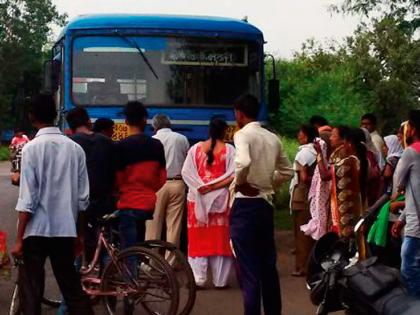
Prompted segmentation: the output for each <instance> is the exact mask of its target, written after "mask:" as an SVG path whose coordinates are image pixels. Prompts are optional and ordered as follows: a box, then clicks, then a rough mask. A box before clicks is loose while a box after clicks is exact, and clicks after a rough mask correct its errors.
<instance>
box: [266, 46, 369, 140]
mask: <svg viewBox="0 0 420 315" xmlns="http://www.w3.org/2000/svg"><path fill="white" fill-rule="evenodd" d="M337 47H338V48H337ZM277 67H278V68H279V71H278V72H279V76H280V77H279V79H280V107H279V110H278V112H277V113H276V114H275V116H274V119H273V123H274V126H275V127H276V129H278V130H279V131H280V133H281V134H284V135H287V136H294V135H295V134H296V131H297V129H298V128H299V125H301V124H303V123H307V122H308V121H309V119H310V117H311V116H313V115H316V114H317V115H323V116H325V117H326V118H327V119H328V120H329V121H330V123H331V124H334V125H338V124H346V125H351V126H356V125H358V123H359V118H360V115H362V114H363V112H364V111H365V107H364V104H366V102H367V101H366V99H367V98H368V95H367V93H365V91H363V90H360V89H358V86H357V84H355V82H356V81H357V79H358V73H357V71H356V68H355V66H354V64H353V63H352V62H351V59H350V58H349V56H348V54H347V53H346V51H345V50H344V49H342V48H340V47H339V46H338V45H336V44H332V45H330V47H328V48H323V47H322V45H319V44H317V43H315V42H314V41H313V40H309V41H307V42H306V43H304V45H303V47H302V50H301V52H299V53H297V54H296V55H295V56H294V59H293V60H290V61H289V60H279V61H278V62H277ZM268 68H269V67H268ZM267 72H268V75H270V70H269V69H267Z"/></svg>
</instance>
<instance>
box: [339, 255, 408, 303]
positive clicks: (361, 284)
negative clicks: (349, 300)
mask: <svg viewBox="0 0 420 315" xmlns="http://www.w3.org/2000/svg"><path fill="white" fill-rule="evenodd" d="M343 276H344V277H346V285H347V287H348V288H349V289H351V290H353V291H355V292H357V293H360V294H361V295H362V296H364V297H366V298H367V299H369V300H371V301H372V300H375V299H377V298H379V297H381V296H382V295H383V294H385V293H386V292H389V291H390V290H391V289H392V288H394V287H396V286H398V285H399V284H400V283H401V280H400V276H399V272H398V270H396V269H394V268H391V267H388V266H385V265H381V264H378V263H377V257H371V258H369V259H367V260H365V261H362V262H359V263H357V264H356V265H354V266H353V267H351V268H349V269H347V270H344V272H343Z"/></svg>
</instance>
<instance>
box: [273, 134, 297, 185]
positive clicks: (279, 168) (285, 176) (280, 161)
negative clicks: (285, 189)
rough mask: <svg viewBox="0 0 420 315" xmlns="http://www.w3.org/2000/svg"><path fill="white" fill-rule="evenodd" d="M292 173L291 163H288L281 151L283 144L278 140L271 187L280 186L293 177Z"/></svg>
mask: <svg viewBox="0 0 420 315" xmlns="http://www.w3.org/2000/svg"><path fill="white" fill-rule="evenodd" d="M293 174H294V171H293V167H292V163H290V161H289V158H288V157H287V156H286V153H285V152H284V150H283V144H282V143H281V141H280V139H279V152H278V154H277V157H276V165H275V170H274V174H273V186H274V188H276V187H278V186H280V185H281V184H283V183H285V182H287V181H288V180H289V179H291V178H292V177H293Z"/></svg>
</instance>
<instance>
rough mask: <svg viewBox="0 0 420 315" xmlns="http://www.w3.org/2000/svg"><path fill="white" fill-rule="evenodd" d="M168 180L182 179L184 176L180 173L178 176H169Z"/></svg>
mask: <svg viewBox="0 0 420 315" xmlns="http://www.w3.org/2000/svg"><path fill="white" fill-rule="evenodd" d="M166 180H182V176H181V175H178V176H175V177H168V178H167V179H166Z"/></svg>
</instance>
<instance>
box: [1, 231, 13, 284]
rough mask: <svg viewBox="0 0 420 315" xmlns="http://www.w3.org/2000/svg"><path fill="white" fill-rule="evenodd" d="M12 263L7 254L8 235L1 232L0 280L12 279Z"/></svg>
mask: <svg viewBox="0 0 420 315" xmlns="http://www.w3.org/2000/svg"><path fill="white" fill-rule="evenodd" d="M10 270H11V262H10V257H9V254H8V252H7V234H6V233H5V232H3V231H0V279H5V280H9V279H10Z"/></svg>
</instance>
